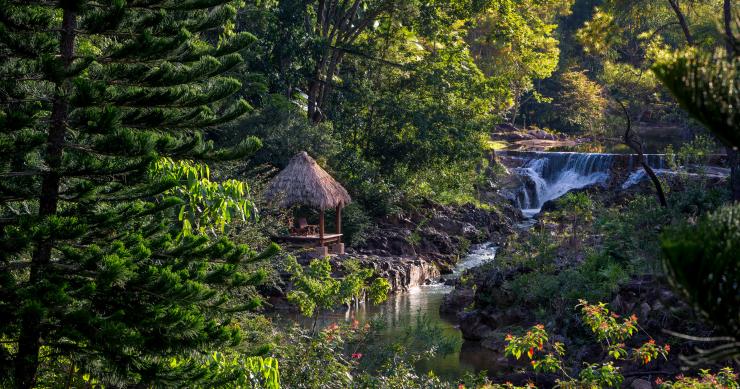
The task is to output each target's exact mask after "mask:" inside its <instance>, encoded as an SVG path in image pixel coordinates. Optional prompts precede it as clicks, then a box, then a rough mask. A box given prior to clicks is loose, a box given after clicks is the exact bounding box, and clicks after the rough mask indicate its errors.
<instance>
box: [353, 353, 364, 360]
mask: <svg viewBox="0 0 740 389" xmlns="http://www.w3.org/2000/svg"><path fill="white" fill-rule="evenodd" d="M360 358H362V354H360V353H354V354H352V359H360Z"/></svg>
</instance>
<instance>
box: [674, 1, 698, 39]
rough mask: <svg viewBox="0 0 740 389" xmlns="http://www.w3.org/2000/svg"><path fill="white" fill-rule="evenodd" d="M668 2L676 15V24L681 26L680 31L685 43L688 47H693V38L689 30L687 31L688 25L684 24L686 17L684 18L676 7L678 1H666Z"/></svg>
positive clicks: (677, 6) (679, 8)
mask: <svg viewBox="0 0 740 389" xmlns="http://www.w3.org/2000/svg"><path fill="white" fill-rule="evenodd" d="M668 2H669V3H670V4H671V8H673V12H675V13H676V17H677V18H678V24H680V25H681V30H683V35H684V36H685V37H686V43H688V44H689V46H693V45H694V37H693V36H692V35H691V30H689V24H688V22H686V17H685V16H684V14H683V12H681V7H679V5H678V0H668Z"/></svg>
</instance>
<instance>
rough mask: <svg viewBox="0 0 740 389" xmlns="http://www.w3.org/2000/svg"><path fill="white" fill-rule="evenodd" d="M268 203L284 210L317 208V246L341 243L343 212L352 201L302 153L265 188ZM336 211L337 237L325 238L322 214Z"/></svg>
mask: <svg viewBox="0 0 740 389" xmlns="http://www.w3.org/2000/svg"><path fill="white" fill-rule="evenodd" d="M265 195H266V197H267V199H268V200H273V201H276V202H277V205H278V206H280V207H283V208H289V207H291V206H293V205H308V206H310V207H313V208H317V209H318V210H319V211H320V213H319V236H318V237H317V238H319V239H318V240H319V242H320V244H321V245H323V244H324V243H327V242H328V241H327V239H329V240H336V241H339V240H341V233H342V232H341V231H342V227H341V217H342V216H341V215H342V213H341V212H342V208H344V207H345V206H346V205H347V204H349V203H350V202H351V201H352V199H351V198H350V196H349V193H347V190H346V189H344V188H343V187H342V185H340V184H339V183H338V182H337V181H336V180H335V179H334V178H333V177H332V176H330V175H329V173H327V172H326V171H325V170H324V169H322V168H321V166H319V164H318V163H316V161H315V160H314V159H313V158H311V157H310V156H309V155H308V153H306V152H305V151H302V152H300V153H298V155H296V156H295V157H293V159H291V160H290V162H289V163H288V166H287V167H286V168H285V169H284V170H283V171H282V172H280V173H279V174H278V175H277V176H276V177H275V178H274V179H273V180H272V181H271V182H270V184H269V185H268V187H267V191H266V193H265ZM331 208H335V209H336V211H337V212H336V226H337V231H336V234H332V235H325V234H324V211H325V210H327V209H331Z"/></svg>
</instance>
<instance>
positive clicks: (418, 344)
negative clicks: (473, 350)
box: [278, 317, 460, 389]
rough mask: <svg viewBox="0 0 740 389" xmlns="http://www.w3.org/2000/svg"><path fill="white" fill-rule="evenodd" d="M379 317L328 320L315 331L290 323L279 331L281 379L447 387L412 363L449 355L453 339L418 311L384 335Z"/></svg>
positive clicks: (296, 383) (305, 384) (295, 384)
mask: <svg viewBox="0 0 740 389" xmlns="http://www.w3.org/2000/svg"><path fill="white" fill-rule="evenodd" d="M382 323H383V319H382V317H381V318H379V319H378V320H375V321H372V322H371V323H367V324H365V325H360V323H359V322H358V321H356V320H353V321H352V322H350V323H346V324H334V323H332V324H330V325H328V326H327V327H326V328H323V329H322V330H321V331H319V332H318V333H316V334H312V333H311V332H310V331H308V330H305V329H302V328H300V327H293V328H292V329H290V330H289V331H287V332H285V333H284V334H282V335H281V336H283V337H284V338H283V339H282V341H281V342H280V346H279V347H278V352H279V353H280V355H281V358H280V360H281V365H280V366H281V377H282V378H281V379H282V384H283V385H284V386H285V387H291V388H316V387H322V388H346V387H360V388H366V387H372V388H389V389H390V388H398V387H404V388H419V389H421V388H425V389H426V388H448V387H450V386H451V384H450V383H447V382H442V381H441V380H440V379H439V378H438V377H436V376H434V374H433V373H429V374H418V373H416V371H415V369H414V365H415V364H416V363H417V362H419V361H420V360H423V359H425V358H430V357H433V356H436V355H442V356H444V355H447V353H449V352H451V350H456V349H458V348H459V347H460V345H459V343H457V342H458V341H457V340H454V341H453V340H452V339H448V338H447V337H446V336H444V335H442V330H441V328H439V327H438V326H436V325H433V324H431V323H430V322H429V321H427V320H426V319H424V318H422V317H419V318H418V319H417V321H416V323H413V324H411V325H410V326H409V327H408V328H406V329H405V330H404V331H403V332H402V333H400V334H398V336H395V337H393V338H392V340H391V341H390V344H389V343H388V342H384V341H382V339H384V337H381V336H380V335H384V332H383V331H384V327H383V326H382Z"/></svg>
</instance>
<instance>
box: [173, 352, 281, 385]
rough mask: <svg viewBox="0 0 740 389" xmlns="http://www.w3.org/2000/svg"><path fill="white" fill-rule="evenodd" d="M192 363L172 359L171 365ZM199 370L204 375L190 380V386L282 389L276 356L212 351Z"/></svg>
mask: <svg viewBox="0 0 740 389" xmlns="http://www.w3.org/2000/svg"><path fill="white" fill-rule="evenodd" d="M191 363H193V361H192V360H189V359H187V358H186V359H177V358H172V360H171V361H170V367H171V368H173V369H177V368H178V367H180V366H184V365H187V364H191ZM198 368H199V369H201V370H202V371H203V375H204V378H202V379H200V380H199V381H200V382H201V383H196V382H195V381H193V382H190V383H188V386H189V387H193V388H199V389H201V388H202V389H205V388H223V389H231V388H245V387H249V388H254V389H280V387H281V386H280V368H279V366H278V360H277V359H275V358H270V357H267V358H263V357H241V356H238V355H235V354H233V353H221V352H213V353H211V354H210V355H208V357H207V358H206V359H205V361H204V362H202V363H201V364H200V365H199V366H198Z"/></svg>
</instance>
